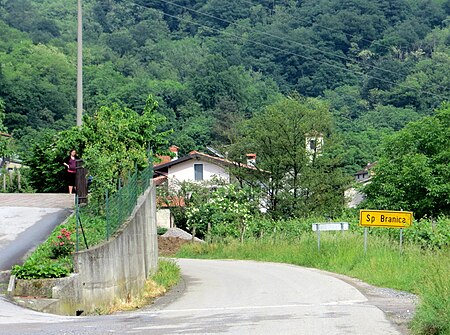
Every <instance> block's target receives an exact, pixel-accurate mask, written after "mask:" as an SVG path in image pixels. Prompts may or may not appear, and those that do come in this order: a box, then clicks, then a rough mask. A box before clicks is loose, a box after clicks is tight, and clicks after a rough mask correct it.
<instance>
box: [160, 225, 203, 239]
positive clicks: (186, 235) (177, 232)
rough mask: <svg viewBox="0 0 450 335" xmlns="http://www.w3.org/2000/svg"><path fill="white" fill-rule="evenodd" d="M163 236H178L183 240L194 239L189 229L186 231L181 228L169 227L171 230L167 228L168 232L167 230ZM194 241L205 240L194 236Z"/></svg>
mask: <svg viewBox="0 0 450 335" xmlns="http://www.w3.org/2000/svg"><path fill="white" fill-rule="evenodd" d="M161 236H162V237H177V238H181V239H183V240H190V241H192V235H191V234H189V233H188V232H187V231H184V230H182V229H180V228H169V230H167V232H165V233H164V234H163V235H161ZM194 242H203V240H201V239H199V238H197V237H195V238H194Z"/></svg>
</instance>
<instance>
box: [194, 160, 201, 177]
mask: <svg viewBox="0 0 450 335" xmlns="http://www.w3.org/2000/svg"><path fill="white" fill-rule="evenodd" d="M194 179H195V180H197V181H200V180H203V164H194Z"/></svg>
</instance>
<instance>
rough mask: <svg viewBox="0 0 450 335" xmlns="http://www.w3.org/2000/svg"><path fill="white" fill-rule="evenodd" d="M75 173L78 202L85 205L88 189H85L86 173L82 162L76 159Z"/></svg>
mask: <svg viewBox="0 0 450 335" xmlns="http://www.w3.org/2000/svg"><path fill="white" fill-rule="evenodd" d="M76 171H77V173H76V175H75V187H76V194H77V195H78V202H79V203H80V204H87V202H88V189H87V179H86V175H87V171H86V169H85V168H84V167H83V160H82V159H77V169H76Z"/></svg>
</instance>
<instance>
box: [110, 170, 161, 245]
mask: <svg viewBox="0 0 450 335" xmlns="http://www.w3.org/2000/svg"><path fill="white" fill-rule="evenodd" d="M152 175H153V169H152V167H151V166H149V167H147V168H146V169H144V170H142V171H138V170H137V169H136V171H135V172H134V173H133V174H132V175H128V178H126V180H125V184H124V185H122V180H121V179H119V187H118V190H117V192H116V193H114V194H113V195H111V196H110V195H109V194H108V191H106V194H105V199H106V200H105V201H106V204H105V205H106V207H105V212H106V239H107V240H108V239H109V237H110V236H111V235H112V234H114V233H115V232H116V230H117V229H118V228H119V227H120V226H121V225H122V223H123V222H124V221H125V220H126V219H127V218H128V216H129V215H130V214H131V212H132V211H133V209H134V207H136V204H137V199H138V198H139V196H140V195H141V194H142V193H143V192H144V191H145V190H146V189H147V188H148V187H149V186H150V179H151V177H152Z"/></svg>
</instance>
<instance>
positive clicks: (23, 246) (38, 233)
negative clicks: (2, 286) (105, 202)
mask: <svg viewBox="0 0 450 335" xmlns="http://www.w3.org/2000/svg"><path fill="white" fill-rule="evenodd" d="M73 202H74V201H73V195H69V194H38V193H34V194H21V193H0V271H5V270H10V269H11V266H13V265H15V264H21V263H22V262H23V258H24V257H25V256H26V255H27V253H28V252H29V251H31V250H33V249H34V248H35V247H37V246H38V245H39V244H40V243H42V242H43V241H45V239H46V238H47V237H48V235H49V234H50V233H51V232H52V230H53V229H54V228H55V227H56V226H57V225H58V224H60V223H62V222H63V221H64V220H65V219H66V218H67V217H68V216H69V215H70V213H71V208H72V207H73Z"/></svg>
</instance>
